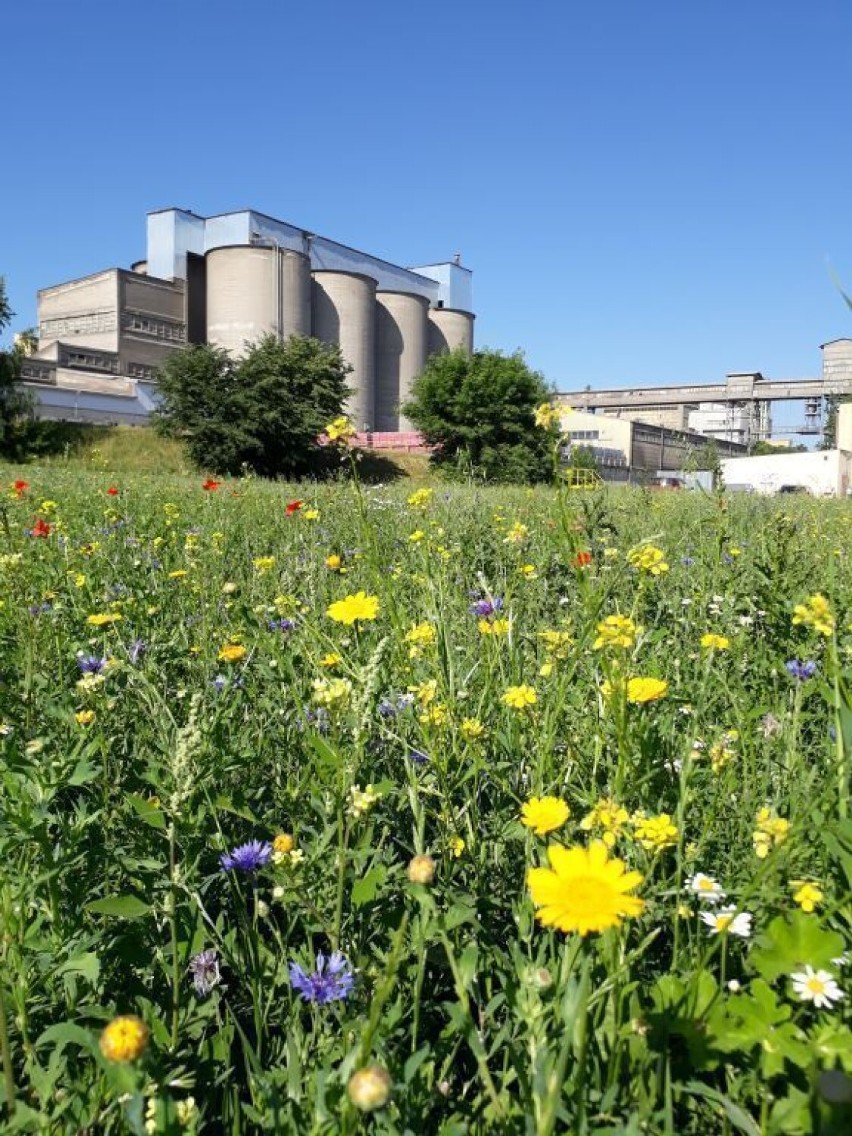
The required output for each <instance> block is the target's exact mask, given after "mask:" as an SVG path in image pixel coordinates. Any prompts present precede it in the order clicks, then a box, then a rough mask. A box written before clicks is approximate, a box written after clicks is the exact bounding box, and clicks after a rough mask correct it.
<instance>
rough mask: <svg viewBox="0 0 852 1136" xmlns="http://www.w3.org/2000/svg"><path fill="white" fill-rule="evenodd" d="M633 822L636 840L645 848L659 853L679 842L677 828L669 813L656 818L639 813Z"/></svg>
mask: <svg viewBox="0 0 852 1136" xmlns="http://www.w3.org/2000/svg"><path fill="white" fill-rule="evenodd" d="M633 821H634V823H635V825H636V839H637V840H638V841H639V843H640V844H641V845H642V847H643V848H648V849H652V850H653V851H655V852H659V851H661V850H662V849H663V848H669V847H671V845H673V844H675V843H676V842H677V828H676V827H675V825H674V824H673V823H672V818H671V817H670V816H669V814H668V813H660V815H659V816H655V817H646V816H643V815H642V814H641V813H637V814H636V816H634V818H633Z"/></svg>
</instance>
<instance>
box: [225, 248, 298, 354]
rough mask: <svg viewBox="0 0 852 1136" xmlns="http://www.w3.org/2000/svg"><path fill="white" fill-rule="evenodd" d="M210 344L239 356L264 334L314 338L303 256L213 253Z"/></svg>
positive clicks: (275, 251)
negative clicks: (312, 335) (247, 344)
mask: <svg viewBox="0 0 852 1136" xmlns="http://www.w3.org/2000/svg"><path fill="white" fill-rule="evenodd" d="M206 261H207V340H208V342H209V343H214V344H216V346H217V347H225V348H227V349H228V350H229V351H233V352H234V353H235V354H241V353H242V352H243V351H244V350H245V346H246V343H254V342H255V341H256V340H258V339H260V337H261V336H263V335H277V336H278V338H279V339H282V340H284V339H287V338H288V336H290V335H310V334H311V266H310V260H309V259H308V257H306V256H305V255H304V254H303V253H300V252H295V251H293V250H292V249H283V248H270V247H269V246H268V245H234V246H230V247H227V248H217V249H211V250H210V252H208V253H207V256H206Z"/></svg>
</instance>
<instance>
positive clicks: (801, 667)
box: [784, 659, 817, 682]
mask: <svg viewBox="0 0 852 1136" xmlns="http://www.w3.org/2000/svg"><path fill="white" fill-rule="evenodd" d="M784 665H785V667H786V668H787V674H788V675H789V676H790V678H795V679H798V681H799V682H806V681H807V680H808V679H809V678H813V677H814V675H815V674H816V669H817V665H816V663H815V662H813V661H812V660H811V659H808V660H807V662H804V663H800V662H799V660H798V659H790V661H789V662H787V663H785V664H784Z"/></svg>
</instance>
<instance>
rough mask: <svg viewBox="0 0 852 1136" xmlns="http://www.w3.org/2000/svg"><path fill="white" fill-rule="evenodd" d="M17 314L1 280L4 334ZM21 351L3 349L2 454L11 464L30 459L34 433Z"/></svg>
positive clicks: (0, 324)
mask: <svg viewBox="0 0 852 1136" xmlns="http://www.w3.org/2000/svg"><path fill="white" fill-rule="evenodd" d="M13 315H14V312H13V311H12V309H11V308H10V307H9V301H8V299H7V297H6V281H5V280H4V278H3V277H2V276H0V334H2V332H3V331H4V330H5V329H6V328H7V327H8V326H9V323H10V322H11V319H12V316H13ZM21 358H22V353H21V351H19V350H17V349H15V348H13V349H12V350H10V351H5V350H2V349H0V454H2V455H3V457H5V458H7V459H8V460H9V461H22V460H23V458H25V457H26V454H27V449H28V445H29V441H30V436H31V432H32V420H33V408H34V400H33V398H32V396H31V395H30V394H29V393H28V392H27V391H26V390H25V389H24V388H23V387H22V386H21V382H20V378H21Z"/></svg>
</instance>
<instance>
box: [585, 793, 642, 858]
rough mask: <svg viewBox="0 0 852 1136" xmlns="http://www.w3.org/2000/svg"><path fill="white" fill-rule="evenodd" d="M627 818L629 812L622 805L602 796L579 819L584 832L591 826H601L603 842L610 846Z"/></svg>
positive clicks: (628, 817)
mask: <svg viewBox="0 0 852 1136" xmlns="http://www.w3.org/2000/svg"><path fill="white" fill-rule="evenodd" d="M629 820H630V814H629V813H628V811H627V809H625V808H624V806H623V805H619V804H617V803H616V802H615V801H613V800H611V799H610V798H608V797H602V798H601V799H600V800H599V801H598V802H597V803H596V804H595V806H594V807H593V808H592V810H591V812H589V813H586V815H585V816H584V817H583V819H582V820H581V821H580V828H582V829H583V831H584V832H589V831H591V829H593V828H602V829H603V830H604V835H603V841H604V844H607V845H608V846H609V847H610V848H612V846H613V845H614V844H615V842H616V840H617V838H618V836H619V834H620V832H621V830H622V828H623V827H624V826H625V825H626V824H627V822H628V821H629Z"/></svg>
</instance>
